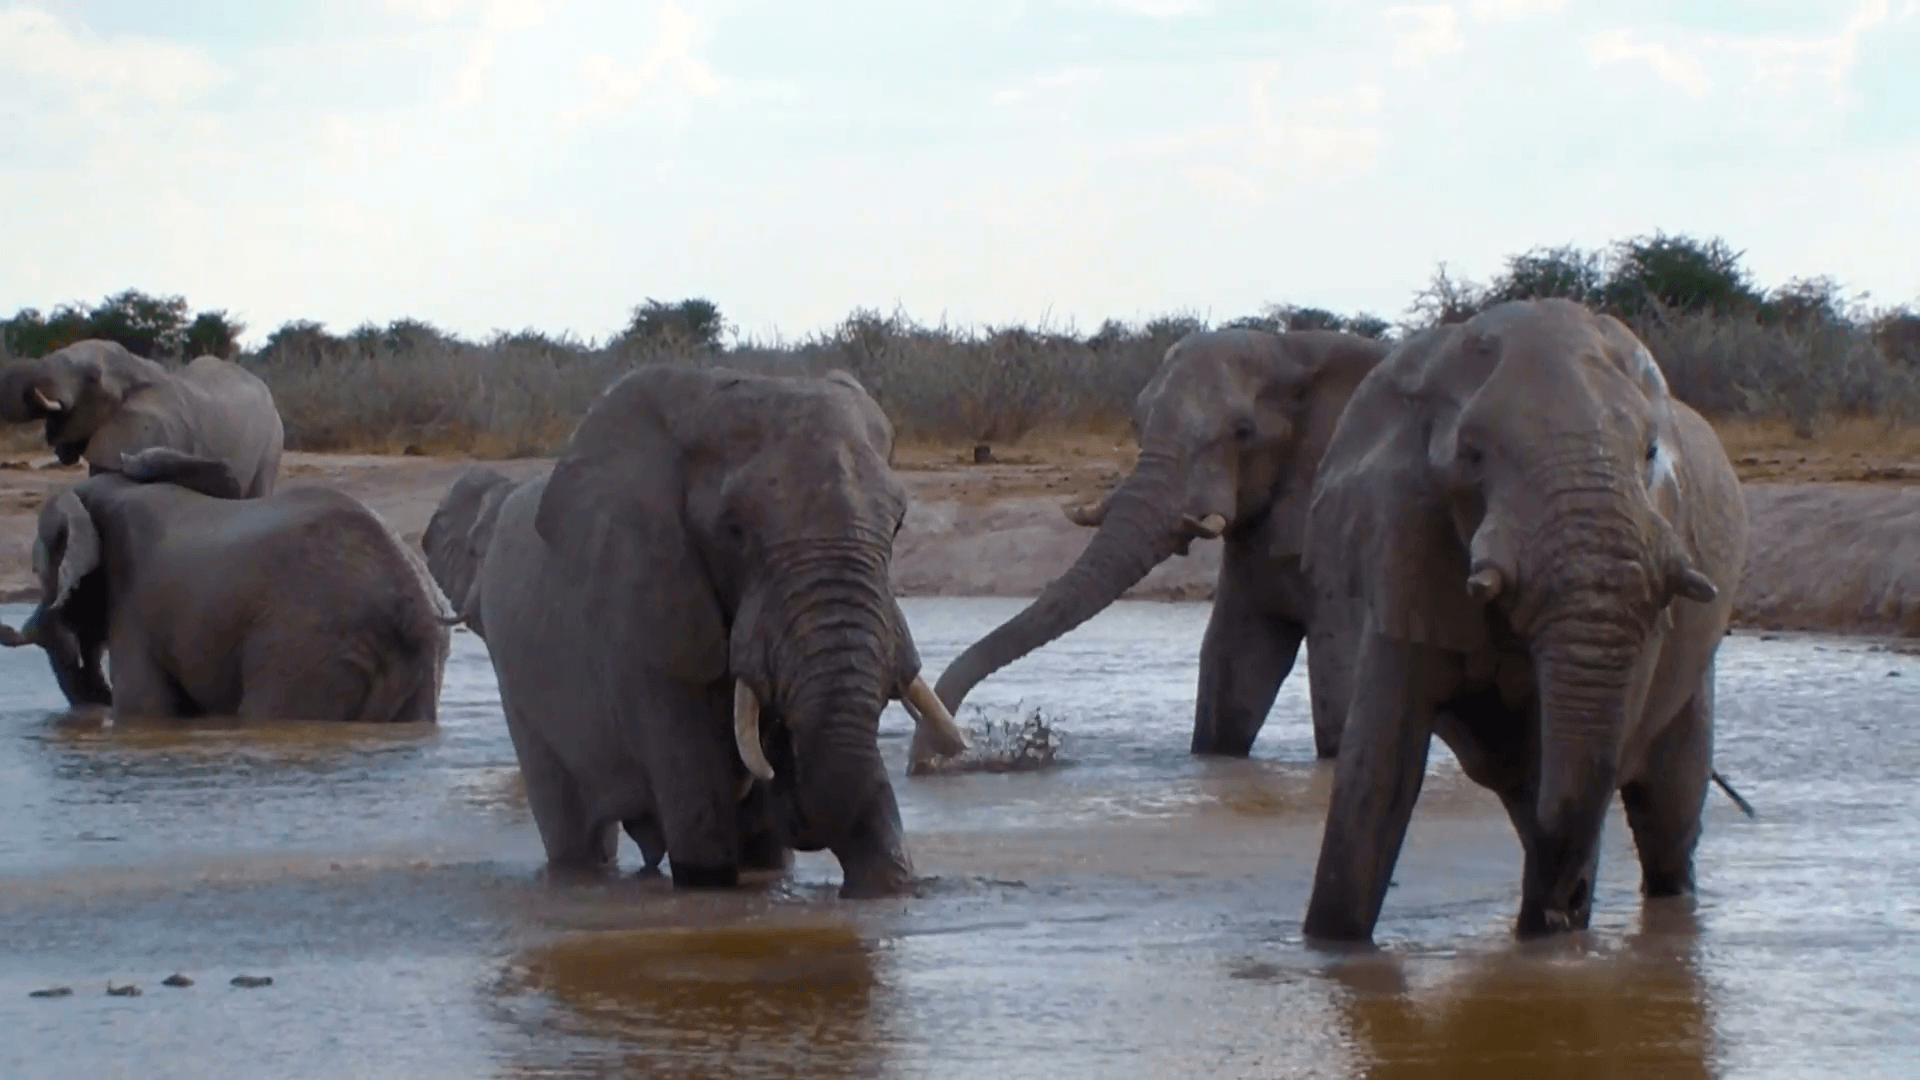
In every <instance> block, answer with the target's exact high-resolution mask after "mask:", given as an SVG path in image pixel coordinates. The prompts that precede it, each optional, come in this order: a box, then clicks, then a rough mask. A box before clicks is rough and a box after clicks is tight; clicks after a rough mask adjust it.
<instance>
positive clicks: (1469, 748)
mask: <svg viewBox="0 0 1920 1080" xmlns="http://www.w3.org/2000/svg"><path fill="white" fill-rule="evenodd" d="M1433 729H1434V733H1435V734H1436V735H1439V736H1440V738H1441V740H1442V741H1444V742H1445V743H1446V744H1447V748H1448V749H1449V750H1452V751H1453V756H1454V758H1455V759H1456V760H1457V761H1459V762H1460V771H1461V772H1464V773H1466V774H1467V779H1469V780H1472V781H1473V782H1474V783H1476V784H1479V785H1480V786H1481V787H1484V788H1486V789H1488V790H1489V791H1492V792H1493V793H1494V794H1496V795H1498V796H1499V797H1500V805H1501V806H1502V807H1504V808H1505V809H1506V811H1507V820H1508V821H1509V822H1511V823H1512V824H1513V833H1514V836H1515V837H1516V838H1517V839H1518V840H1519V841H1520V852H1521V873H1520V914H1519V917H1518V918H1517V919H1516V920H1515V923H1514V925H1515V929H1516V932H1518V933H1519V934H1521V935H1522V936H1529V935H1532V934H1538V933H1544V932H1545V930H1546V901H1547V896H1546V876H1545V866H1544V864H1543V863H1542V862H1541V861H1540V859H1541V852H1540V850H1539V840H1540V826H1539V816H1538V812H1537V806H1538V804H1539V789H1540V785H1539V779H1538V775H1537V770H1536V769H1535V767H1534V762H1535V761H1537V760H1538V759H1539V756H1540V740H1539V732H1538V728H1537V727H1536V726H1535V725H1533V724H1531V723H1529V722H1528V717H1527V715H1526V713H1524V712H1523V711H1519V710H1514V709H1509V708H1507V707H1506V705H1504V704H1503V703H1502V702H1501V701H1500V697H1499V694H1498V693H1497V692H1494V691H1491V690H1488V691H1483V692H1480V693H1477V694H1472V695H1468V696H1464V697H1460V698H1456V699H1454V700H1452V701H1449V702H1447V704H1446V706H1445V708H1443V709H1441V710H1440V711H1438V712H1437V713H1435V715H1434V721H1433Z"/></svg>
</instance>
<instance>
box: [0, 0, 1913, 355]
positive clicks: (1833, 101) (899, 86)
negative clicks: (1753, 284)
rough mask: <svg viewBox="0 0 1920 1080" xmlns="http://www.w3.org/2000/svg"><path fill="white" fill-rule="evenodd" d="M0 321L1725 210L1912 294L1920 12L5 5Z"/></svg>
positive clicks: (754, 311) (1428, 252) (996, 264)
mask: <svg viewBox="0 0 1920 1080" xmlns="http://www.w3.org/2000/svg"><path fill="white" fill-rule="evenodd" d="M0 132H4V133H5V138H4V151H5V152H4V154H0V244H4V245H5V249H6V255H5V258H4V259H0V310H4V311H5V312H11V311H13V310H14V309H15V308H18V307H21V306H35V307H39V308H41V309H43V310H44V309H47V308H50V307H52V306H53V305H55V304H57V303H60V302H62V301H74V300H78V301H94V300H97V299H99V298H100V297H101V296H103V295H105V294H107V293H109V292H115V291H118V290H120V289H124V288H128V287H133V288H139V289H142V290H145V291H148V292H161V293H181V294H184V295H185V296H186V297H187V299H188V300H189V301H190V302H191V303H192V304H193V305H194V307H195V308H196V309H198V308H208V307H225V308H227V309H229V310H230V311H231V312H233V313H234V314H236V315H238V316H239V317H240V318H242V319H244V320H245V321H246V322H247V323H248V325H249V333H248V335H247V337H248V340H250V341H256V342H257V341H258V340H259V339H260V337H261V336H262V335H264V334H265V333H266V332H267V331H269V330H271V329H272V328H273V327H275V326H277V325H279V324H280V323H282V322H284V321H286V320H288V319H292V318H314V319H319V320H322V321H324V322H326V323H327V324H328V325H329V326H330V327H332V328H333V329H335V330H337V331H344V330H346V329H348V328H350V327H351V326H353V325H355V324H357V323H359V322H362V321H364V320H368V319H371V320H375V321H379V322H384V321H386V320H389V319H393V318H397V317H401V316H413V317H417V318H424V319H427V320H429V321H432V322H434V323H437V324H439V325H441V326H443V327H445V328H448V329H452V330H455V331H459V332H461V333H465V334H474V335H480V334H485V333H487V332H489V331H491V330H493V329H496V328H503V329H518V328H521V327H535V328H540V329H545V330H548V331H561V330H571V331H573V332H575V333H577V334H580V335H582V336H596V337H597V336H604V335H606V334H608V333H611V332H613V331H616V330H617V329H619V328H620V327H621V326H622V325H623V324H624V322H625V320H626V316H627V312H628V311H629V309H630V308H631V307H632V306H633V305H634V304H635V303H638V302H639V301H640V300H642V299H643V298H645V297H649V296H651V297H657V298H660V299H663V300H671V299H678V298H681V297H685V296H694V295H698V296H705V297H708V298H710V299H712V300H714V301H715V302H717V303H718V304H719V305H720V308H721V310H722V312H723V313H724V314H725V315H726V316H727V317H728V318H729V319H730V320H731V321H732V322H734V323H735V324H737V325H738V326H739V327H740V328H741V329H742V330H744V331H746V332H748V333H750V334H756V335H761V336H765V335H768V334H770V333H772V332H774V331H776V330H777V331H779V332H782V333H784V334H786V335H788V336H797V335H801V334H805V333H807V332H810V331H813V330H817V329H822V328H825V327H827V326H830V325H831V324H833V323H835V322H837V321H838V320H839V319H840V318H842V317H843V316H845V315H846V314H847V313H848V312H849V311H850V310H851V309H853V308H855V307H876V308H880V309H883V310H891V309H893V308H894V307H895V306H896V305H898V306H902V307H904V309H905V310H906V311H907V312H908V313H909V314H910V315H912V316H914V317H917V318H920V319H924V320H934V319H939V318H941V317H942V316H944V317H946V318H947V319H948V320H950V321H953V322H959V323H974V324H977V323H983V322H987V323H1001V322H1011V321H1022V322H1032V321H1035V320H1038V319H1040V318H1042V317H1050V318H1051V319H1052V320H1053V321H1054V322H1055V323H1057V324H1063V323H1068V322H1071V323H1073V324H1076V325H1078V326H1079V327H1080V328H1081V329H1082V330H1090V329H1092V328H1093V327H1094V326H1096V325H1097V324H1098V323H1099V321H1100V320H1101V319H1102V318H1105V317H1108V316H1115V317H1119V318H1123V319H1138V318H1142V317H1146V316H1151V315H1155V314H1161V313H1165V312H1169V311H1190V312H1193V313H1197V314H1201V315H1204V316H1208V317H1211V318H1215V319H1223V318H1228V317H1232V316H1235V315H1240V314H1246V313H1251V312H1254V311H1257V310H1258V309H1260V308H1261V307H1262V306H1264V305H1266V304H1268V303H1272V302H1277V301H1290V302H1294V303H1302V304H1312V305H1316V306H1323V307H1330V308H1334V309H1337V310H1341V311H1353V310H1361V309H1364V310H1370V311H1373V312H1375V313H1377V314H1380V315H1383V316H1386V317H1388V318H1394V317H1397V316H1399V315H1400V314H1402V313H1403V312H1404V310H1405V308H1406V306H1407V303H1408V301H1409V299H1410V297H1411V295H1412V293H1413V292H1414V291H1416V290H1417V289H1418V288H1419V287H1420V286H1421V285H1422V284H1423V283H1424V282H1425V281H1426V280H1427V278H1428V277H1429V276H1430V275H1431V273H1432V271H1433V269H1434V266H1435V264H1436V262H1437V261H1439V260H1442V259H1445V260H1447V261H1448V262H1449V264H1450V266H1452V267H1453V268H1455V269H1457V270H1459V271H1461V272H1464V273H1465V274H1467V275H1469V276H1471V277H1475V278H1484V277H1487V276H1489V275H1491V274H1492V273H1494V272H1496V271H1498V269H1499V268H1500V265H1501V260H1502V259H1503V257H1504V256H1506V255H1509V254H1512V253H1516V252H1518V251H1521V250H1524V249H1526V248H1528V247H1531V246H1534V245H1538V244H1553V243H1565V242H1574V243H1578V244H1581V245H1584V246H1597V245H1600V244H1603V243H1606V242H1608V241H1611V240H1615V239H1619V238H1622V237H1626V236H1630V235H1634V234H1637V233H1643V232H1648V231H1651V230H1653V229H1656V228H1661V229H1665V230H1668V231H1670V232H1684V233H1691V234H1695V235H1701V236H1707V235H1714V234H1718V235H1722V236H1724V237H1725V238H1726V239H1727V240H1728V241H1729V242H1731V243H1732V244H1734V245H1735V246H1736V247H1739V248H1743V249H1745V251H1746V252H1747V256H1746V262H1747V265H1748V266H1749V267H1750V268H1751V269H1752V271H1753V272H1754V273H1755V275H1756V277H1757V278H1758V279H1759V281H1760V283H1761V284H1762V285H1765V286H1772V285H1777V284H1779V283H1781V282H1783V281H1784V280H1786V279H1787V278H1790V277H1794V276H1804V275H1814V274H1821V273H1828V274H1832V275H1834V276H1835V277H1837V278H1839V279H1840V280H1841V281H1843V282H1844V283H1846V284H1847V285H1848V286H1850V287H1852V288H1854V289H1864V290H1870V291H1871V293H1872V294H1873V299H1874V301H1876V302H1880V303H1895V302H1905V301H1912V300H1914V299H1916V298H1920V209H1916V206H1917V205H1920V204H1917V201H1916V198H1915V195H1914V192H1915V191H1916V190H1920V0H1861V2H1853V0H1834V2H1832V3H1819V4H1816V3H1807V2H1803V0H1748V2H1744V3H1742V2H1734V0H1724V2H1711V3H1708V2H1698V3H1695V2H1680V0H1660V2H1655V0H1608V2H1606V3H1598V2H1594V3H1580V2H1576V0H1461V2H1458V3H1430V4H1376V3H1365V2H1356V0H1319V2H1315V3H1290V2H1283V0H807V2H804V3H803V2H799V0H757V2H750V0H712V2H707V0H677V2H670V3H654V2H648V0H33V2H30V3H26V4H20V3H17V2H14V0H0Z"/></svg>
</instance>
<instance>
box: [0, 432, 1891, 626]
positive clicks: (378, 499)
mask: <svg viewBox="0 0 1920 1080" xmlns="http://www.w3.org/2000/svg"><path fill="white" fill-rule="evenodd" d="M1002 456H1003V460H1001V461H999V462H997V463H995V464H990V465H974V464H972V463H971V461H970V455H966V454H962V453H957V452H954V451H952V450H941V449H933V450H919V451H914V450H903V451H902V452H901V454H900V455H899V461H898V464H899V466H900V471H901V476H902V478H903V479H904V480H906V482H907V484H908V486H909V488H910V489H911V490H912V492H913V495H914V505H913V508H912V510H911V511H910V512H909V514H908V516H907V522H906V527H905V528H904V529H902V531H901V534H900V538H899V540H898V542H897V545H896V548H895V553H894V580H895V586H896V588H897V589H898V590H899V592H900V593H901V594H902V595H907V596H1032V595H1035V594H1036V593H1038V592H1039V591H1040V589H1041V588H1042V587H1044V586H1045V585H1046V583H1047V582H1048V581H1050V580H1052V579H1053V578H1054V577H1055V576H1057V575H1059V574H1060V573H1061V572H1062V571H1064V570H1066V568H1067V567H1068V566H1070V565H1072V563H1073V560H1074V558H1075V557H1076V556H1077V555H1078V554H1079V553H1080V550H1081V548H1082V547H1084V546H1085V544H1086V542H1087V539H1088V537H1089V536H1091V535H1092V534H1091V531H1090V530H1086V529H1081V528H1078V527H1076V526H1074V525H1072V524H1071V523H1069V522H1068V521H1067V520H1066V519H1065V518H1064V517H1063V516H1062V515H1061V513H1060V505H1061V503H1062V502H1065V501H1068V500H1070V499H1071V500H1078V499H1084V498H1088V497H1090V496H1094V495H1097V494H1098V493H1100V492H1102V491H1105V490H1106V489H1107V488H1108V487H1109V486H1110V485H1111V484H1112V483H1113V482H1114V481H1115V480H1116V479H1117V478H1118V477H1119V476H1120V475H1121V473H1122V472H1123V470H1125V469H1126V468H1127V467H1129V466H1130V465H1131V454H1130V453H1129V452H1128V450H1127V449H1126V448H1123V447H1118V446H1113V445H1111V444H1110V443H1108V442H1106V441H1105V440H1100V441H1099V442H1098V443H1096V442H1095V441H1092V440H1082V441H1081V442H1079V443H1077V444H1066V445H1056V446H1053V447H1051V448H1049V452H1047V453H1044V454H1039V455H1034V456H1029V457H1023V456H1021V455H1019V454H1018V453H1008V454H1003V455H1002ZM1805 460H1806V459H1805V458H1804V457H1802V458H1801V459H1800V461H1802V462H1804V461H1805ZM1752 463H1753V465H1754V466H1755V468H1754V469H1753V470H1752V471H1759V472H1760V473H1761V475H1762V476H1765V475H1767V474H1766V473H1765V472H1764V469H1765V468H1766V466H1767V464H1768V463H1767V462H1766V461H1764V460H1754V461H1753V462H1752ZM467 464H468V463H467V462H463V461H453V460H446V459H438V458H424V457H378V456H363V455H318V454H288V455H287V456H286V459H285V461H284V463H283V479H282V483H283V485H286V486H293V485H299V484H313V483H323V484H330V485H333V486H335V487H339V488H341V489H342V490H345V491H347V492H349V493H350V494H352V495H354V496H355V497H357V498H359V499H361V500H362V501H364V502H366V503H367V504H368V505H369V506H371V507H373V508H374V509H375V510H376V511H378V512H379V513H380V514H381V515H383V516H384V517H385V518H386V519H387V520H388V521H389V522H390V523H392V524H393V526H394V527H395V528H396V529H398V530H399V531H400V533H401V534H402V535H404V536H406V537H407V538H408V539H409V540H411V541H413V542H415V543H418V541H419V537H420V534H421V532H422V531H423V530H424V529H425V528H426V525H427V519H428V517H429V516H431V515H432V513H433V508H434V505H435V504H436V503H437V502H438V501H439V499H440V496H441V495H442V494H443V493H444V492H445V491H446V489H447V486H448V485H449V484H450V483H452V481H453V478H454V477H455V476H457V475H459V473H460V471H461V470H462V469H464V468H466V467H467ZM492 464H493V465H494V467H495V468H498V469H500V470H501V471H503V472H506V473H507V474H509V475H511V476H515V477H530V476H535V475H539V474H540V473H542V472H544V471H545V470H546V469H547V468H548V467H550V465H551V462H549V461H545V460H538V459H528V460H522V461H509V462H495V463H492ZM1741 465H1742V466H1743V468H1742V472H1743V473H1749V471H1750V470H1749V468H1747V467H1746V466H1748V465H1749V462H1748V461H1742V462H1741ZM49 466H52V467H49ZM81 475H83V472H82V469H80V468H78V467H76V468H60V467H57V466H53V465H52V458H51V457H48V456H45V455H34V456H32V457H30V458H26V457H16V458H15V459H14V460H11V461H5V462H0V598H3V599H8V600H24V599H30V598H32V596H33V595H34V592H33V583H32V577H31V571H30V567H31V551H32V543H33V532H34V523H35V515H36V514H37V513H38V511H39V508H40V506H41V505H42V504H43V503H44V502H45V501H46V499H47V498H49V497H50V496H52V495H53V494H55V493H57V492H58V491H59V490H60V489H62V488H64V487H65V486H67V485H68V484H71V483H73V482H74V481H75V480H77V479H79V478H80V477H81ZM1776 475H1777V474H1776ZM1802 475H1805V473H1804V470H1803V472H1802ZM1838 475H1846V474H1845V473H1837V474H1836V476H1838ZM1853 475H1858V473H1857V472H1855V473H1854V474H1853ZM1770 478H1771V477H1769V479H1770ZM1753 479H1754V478H1753V477H1751V476H1750V477H1749V482H1748V484H1747V488H1746V495H1747V506H1748V512H1749V514H1750V515H1751V519H1752V524H1753V534H1752V544H1751V548H1750V553H1749V557H1748V562H1747V573H1746V577H1745V580H1744V581H1743V582H1742V584H1741V595H1740V604H1739V607H1738V609H1737V612H1736V618H1737V620H1738V621H1739V622H1740V623H1741V624H1742V625H1745V626H1751V627H1757V628H1765V629H1784V630H1819V631H1829V632H1839V633H1868V634H1897V635H1905V636H1910V637H1920V470H1900V469H1886V470H1883V471H1882V472H1881V473H1880V474H1879V476H1878V477H1877V479H1879V481H1880V482H1876V483H1861V482H1849V481H1841V480H1838V479H1836V480H1833V481H1824V482H1820V481H1801V482H1789V483H1770V482H1764V481H1763V482H1752V481H1753ZM1219 559H1220V544H1219V543H1218V542H1217V541H1216V542H1211V543H1204V542H1203V543H1196V544H1194V545H1193V549H1192V554H1190V555H1188V556H1186V557H1184V558H1179V557H1176V558H1172V559H1169V560H1167V561H1166V562H1164V563H1162V564H1161V565H1160V566H1159V567H1157V568H1156V569H1155V570H1154V571H1153V573H1151V574H1149V575H1148V576H1147V578H1146V580H1144V581H1142V582H1141V583H1140V584H1139V585H1137V586H1135V587H1134V589H1133V590H1132V591H1130V592H1129V593H1128V595H1129V596H1131V597H1135V598H1159V599H1186V600H1206V599H1210V598H1211V596H1212V593H1213V578H1214V575H1215V573H1216V572H1217V571H1218V568H1219Z"/></svg>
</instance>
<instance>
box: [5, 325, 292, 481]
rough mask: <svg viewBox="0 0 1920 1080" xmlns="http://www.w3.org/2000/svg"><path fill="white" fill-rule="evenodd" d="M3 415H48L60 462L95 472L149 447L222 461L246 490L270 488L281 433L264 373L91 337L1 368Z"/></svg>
mask: <svg viewBox="0 0 1920 1080" xmlns="http://www.w3.org/2000/svg"><path fill="white" fill-rule="evenodd" d="M0 420H5V421H6V422H7V423H10V424H24V423H29V422H31V421H34V420H44V421H46V431H47V445H48V446H51V447H52V448H53V451H54V454H55V455H56V456H58V457H59V459H60V462H61V464H64V465H71V464H73V463H74V462H76V461H79V460H80V459H81V458H82V457H85V458H86V459H87V471H88V473H89V474H90V475H91V474H94V473H99V472H103V471H107V470H111V469H117V468H119V467H120V460H121V458H123V457H124V456H126V455H128V454H134V453H138V452H139V451H141V450H145V449H147V448H148V447H152V446H164V447H168V448H170V449H173V450H178V451H180V452H181V453H183V454H189V455H192V456H195V457H203V458H211V459H213V460H216V461H220V462H223V463H225V465H226V466H227V469H228V471H230V472H232V474H233V478H234V480H235V481H236V482H237V483H238V484H239V486H240V496H241V497H242V498H247V499H255V498H259V497H261V496H264V495H270V494H272V493H273V486H274V483H275V481H276V480H277V479H278V477H279V474H280V452H281V450H282V444H283V443H284V441H285V431H284V429H283V427H282V424H281V421H280V411H279V409H278V408H276V407H275V406H274V403H273V393H272V391H270V390H268V389H267V384H266V383H264V382H262V381H260V377H259V376H257V375H255V374H254V373H252V372H251V371H248V370H247V369H245V368H243V367H241V366H240V365H238V364H235V363H232V362H230V361H226V360H222V359H220V358H219V357H217V356H202V357H200V358H199V359H197V360H194V361H193V362H192V363H189V364H186V365H184V366H182V367H180V368H179V369H178V370H175V371H168V370H167V369H166V368H164V367H162V366H160V365H159V364H156V363H154V362H153V361H152V360H148V359H146V358H145V357H141V356H135V355H134V354H133V353H131V352H128V351H127V350H126V349H125V348H124V347H122V346H121V345H120V344H119V343H118V342H113V341H103V340H99V339H89V340H87V341H78V342H75V343H74V344H72V345H69V346H67V347H66V348H64V349H59V350H56V351H54V352H51V353H48V354H47V355H45V356H42V357H38V358H36V359H32V360H21V361H19V362H17V363H13V364H9V365H7V367H6V368H5V370H0Z"/></svg>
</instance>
